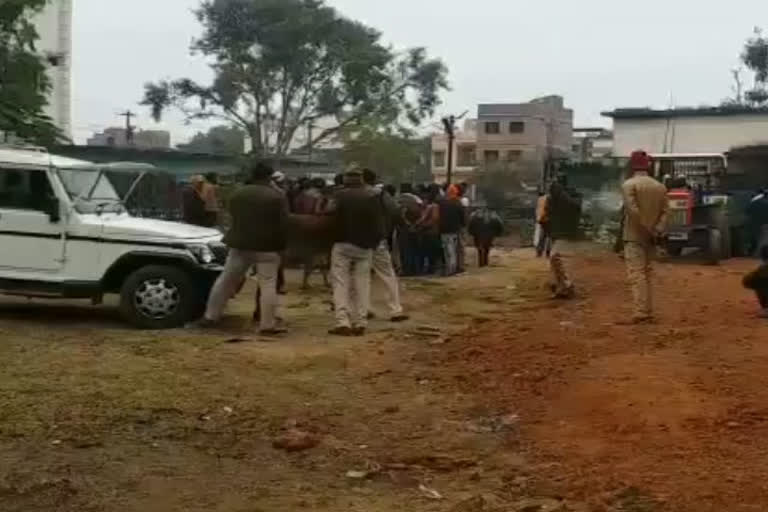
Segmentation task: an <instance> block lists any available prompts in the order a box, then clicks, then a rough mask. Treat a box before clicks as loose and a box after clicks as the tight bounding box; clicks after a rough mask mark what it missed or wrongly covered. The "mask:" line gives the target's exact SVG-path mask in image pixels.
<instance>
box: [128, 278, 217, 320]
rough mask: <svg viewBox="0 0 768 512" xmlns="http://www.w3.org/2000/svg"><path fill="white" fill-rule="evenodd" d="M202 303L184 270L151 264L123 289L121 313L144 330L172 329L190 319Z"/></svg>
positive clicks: (130, 279)
mask: <svg viewBox="0 0 768 512" xmlns="http://www.w3.org/2000/svg"><path fill="white" fill-rule="evenodd" d="M201 301H202V297H201V294H200V292H199V290H198V289H197V287H196V286H195V284H194V282H193V281H192V277H191V276H190V275H189V274H188V273H187V272H185V271H184V270H182V269H180V268H176V267H170V266H165V265H149V266H146V267H142V268H140V269H138V270H136V271H135V272H133V273H132V274H131V275H130V276H128V279H126V280H125V282H124V283H123V286H122V288H121V290H120V313H121V314H122V315H123V317H124V318H125V319H126V321H128V322H130V323H132V324H134V325H136V326H137V327H140V328H142V329H172V328H174V327H181V326H182V325H184V324H185V323H186V322H188V321H189V320H191V319H192V318H193V317H194V316H195V314H196V312H197V310H199V308H200V302H201Z"/></svg>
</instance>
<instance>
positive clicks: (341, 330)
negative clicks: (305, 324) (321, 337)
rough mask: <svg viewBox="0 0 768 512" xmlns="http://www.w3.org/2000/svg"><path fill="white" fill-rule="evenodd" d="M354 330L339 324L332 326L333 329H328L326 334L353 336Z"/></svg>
mask: <svg viewBox="0 0 768 512" xmlns="http://www.w3.org/2000/svg"><path fill="white" fill-rule="evenodd" d="M354 333H355V331H354V330H353V329H352V328H351V327H347V326H346V325H340V326H338V327H334V328H333V329H330V330H329V331H328V334H330V335H331V336H345V337H348V336H355V334H354Z"/></svg>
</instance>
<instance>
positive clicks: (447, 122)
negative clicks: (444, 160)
mask: <svg viewBox="0 0 768 512" xmlns="http://www.w3.org/2000/svg"><path fill="white" fill-rule="evenodd" d="M443 127H444V129H445V135H446V136H447V137H448V167H447V172H446V175H445V184H446V185H450V184H451V180H452V179H453V142H454V141H455V140H456V116H454V115H450V116H447V117H444V118H443Z"/></svg>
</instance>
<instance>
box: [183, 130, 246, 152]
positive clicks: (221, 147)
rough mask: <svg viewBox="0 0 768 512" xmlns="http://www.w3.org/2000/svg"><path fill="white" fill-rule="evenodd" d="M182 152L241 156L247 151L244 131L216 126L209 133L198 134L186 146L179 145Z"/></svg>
mask: <svg viewBox="0 0 768 512" xmlns="http://www.w3.org/2000/svg"><path fill="white" fill-rule="evenodd" d="M178 148H179V149H180V150H182V151H189V152H194V153H217V154H226V155H241V154H243V152H244V151H245V138H244V134H243V131H242V130H241V129H239V128H237V127H234V126H227V125H222V126H214V127H213V128H211V129H210V130H208V133H202V132H198V133H197V134H195V136H194V137H192V138H191V139H190V140H189V142H187V143H186V144H179V146H178Z"/></svg>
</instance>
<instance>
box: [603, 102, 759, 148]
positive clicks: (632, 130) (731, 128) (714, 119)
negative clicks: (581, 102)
mask: <svg viewBox="0 0 768 512" xmlns="http://www.w3.org/2000/svg"><path fill="white" fill-rule="evenodd" d="M603 115H604V116H606V117H610V118H612V119H613V132H614V141H613V146H614V150H613V151H614V156H616V157H629V155H630V154H631V153H632V151H634V150H636V149H644V150H645V151H647V152H649V153H723V152H726V151H728V150H729V149H731V148H733V147H736V146H751V145H757V144H765V143H768V109H766V108H757V109H756V108H750V107H743V106H729V107H705V108H677V109H670V110H653V109H648V108H622V109H616V110H613V111H611V112H604V113H603Z"/></svg>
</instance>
